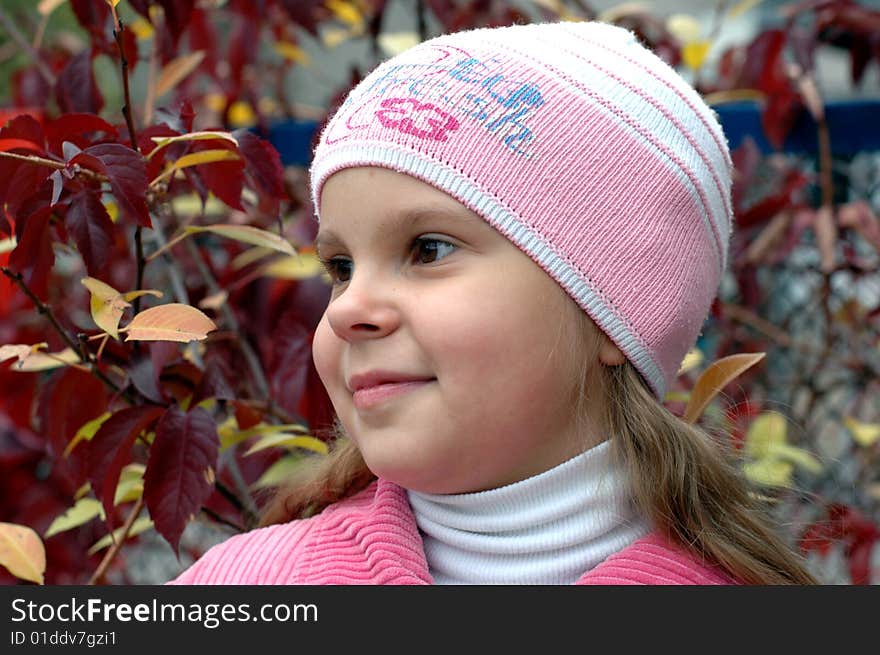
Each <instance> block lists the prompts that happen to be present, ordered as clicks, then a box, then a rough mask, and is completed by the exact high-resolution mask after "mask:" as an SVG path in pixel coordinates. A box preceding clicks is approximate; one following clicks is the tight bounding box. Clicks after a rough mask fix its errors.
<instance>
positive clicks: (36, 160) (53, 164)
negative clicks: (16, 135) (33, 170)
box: [0, 152, 92, 173]
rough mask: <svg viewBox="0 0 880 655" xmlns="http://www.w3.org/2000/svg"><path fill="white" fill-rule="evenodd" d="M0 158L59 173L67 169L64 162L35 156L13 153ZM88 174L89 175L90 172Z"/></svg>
mask: <svg viewBox="0 0 880 655" xmlns="http://www.w3.org/2000/svg"><path fill="white" fill-rule="evenodd" d="M0 157H5V158H6V159H17V160H19V161H24V162H27V163H29V164H36V165H38V166H48V167H49V168H54V169H56V170H59V171H60V170H63V169H65V168H67V164H65V163H64V162H60V161H55V160H54V159H46V158H45V157H37V156H36V155H19V154H17V153H14V152H0ZM83 170H84V169H83ZM88 172H89V173H91V172H92V171H88Z"/></svg>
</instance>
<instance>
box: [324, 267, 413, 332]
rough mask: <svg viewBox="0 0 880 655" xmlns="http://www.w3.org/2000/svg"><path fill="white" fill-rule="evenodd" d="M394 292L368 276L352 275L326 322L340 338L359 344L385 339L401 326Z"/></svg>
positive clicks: (328, 308) (333, 304)
mask: <svg viewBox="0 0 880 655" xmlns="http://www.w3.org/2000/svg"><path fill="white" fill-rule="evenodd" d="M393 295H394V291H393V289H391V288H389V287H388V286H387V285H383V284H381V283H379V282H378V281H376V280H373V281H370V280H369V279H368V278H367V277H366V276H363V275H362V276H361V279H360V280H358V276H353V278H352V280H351V281H350V282H349V283H348V286H347V287H346V288H345V290H344V291H343V292H342V293H341V294H340V295H339V296H337V297H336V298H334V299H333V300H331V301H330V304H329V305H328V306H327V321H328V322H329V323H330V327H331V328H332V329H333V331H334V332H335V333H336V335H337V336H338V337H339V338H340V339H345V340H346V341H357V340H361V339H378V338H381V337H384V336H386V335H388V334H390V333H392V332H393V331H394V330H396V329H397V326H398V325H399V324H400V312H399V310H398V308H397V305H396V304H395V303H394V301H393Z"/></svg>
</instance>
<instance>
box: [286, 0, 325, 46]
mask: <svg viewBox="0 0 880 655" xmlns="http://www.w3.org/2000/svg"><path fill="white" fill-rule="evenodd" d="M281 6H282V7H284V10H285V11H286V12H287V15H288V16H290V18H291V20H293V22H294V23H296V24H297V25H299V26H300V27H302V28H304V29H305V30H307V31H308V32H311V33H312V35H314V36H316V37H317V36H318V21H319V20H321V19H322V18H325V17H326V16H327V10H326V8H325V7H324V0H281Z"/></svg>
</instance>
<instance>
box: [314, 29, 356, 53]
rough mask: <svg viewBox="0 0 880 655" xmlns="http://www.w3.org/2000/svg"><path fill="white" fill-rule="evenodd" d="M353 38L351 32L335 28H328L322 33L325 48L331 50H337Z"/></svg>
mask: <svg viewBox="0 0 880 655" xmlns="http://www.w3.org/2000/svg"><path fill="white" fill-rule="evenodd" d="M351 37H352V33H351V30H341V29H337V28H334V27H328V28H327V29H325V30H324V31H323V32H321V40H322V41H323V42H324V46H325V47H327V48H330V49H333V48H335V47H336V46H338V45H339V44H341V43H345V42H346V41H348V39H350V38H351Z"/></svg>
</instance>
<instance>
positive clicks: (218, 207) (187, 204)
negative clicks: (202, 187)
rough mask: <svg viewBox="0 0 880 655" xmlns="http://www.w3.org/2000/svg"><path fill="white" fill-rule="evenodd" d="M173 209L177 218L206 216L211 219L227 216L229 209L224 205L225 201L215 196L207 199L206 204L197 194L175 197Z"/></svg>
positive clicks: (172, 202) (172, 204) (172, 203)
mask: <svg viewBox="0 0 880 655" xmlns="http://www.w3.org/2000/svg"><path fill="white" fill-rule="evenodd" d="M171 208H172V209H173V210H174V214H175V215H176V216H180V217H189V216H204V217H209V218H210V217H216V216H225V215H226V212H227V209H228V208H227V207H226V205H224V204H223V201H222V200H219V199H218V198H216V197H215V196H213V195H210V196H208V197H207V198H206V199H205V202H202V199H201V198H199V196H198V195H197V194H196V193H190V194H187V195H183V196H177V197H175V198H174V199H173V200H172V201H171Z"/></svg>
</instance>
